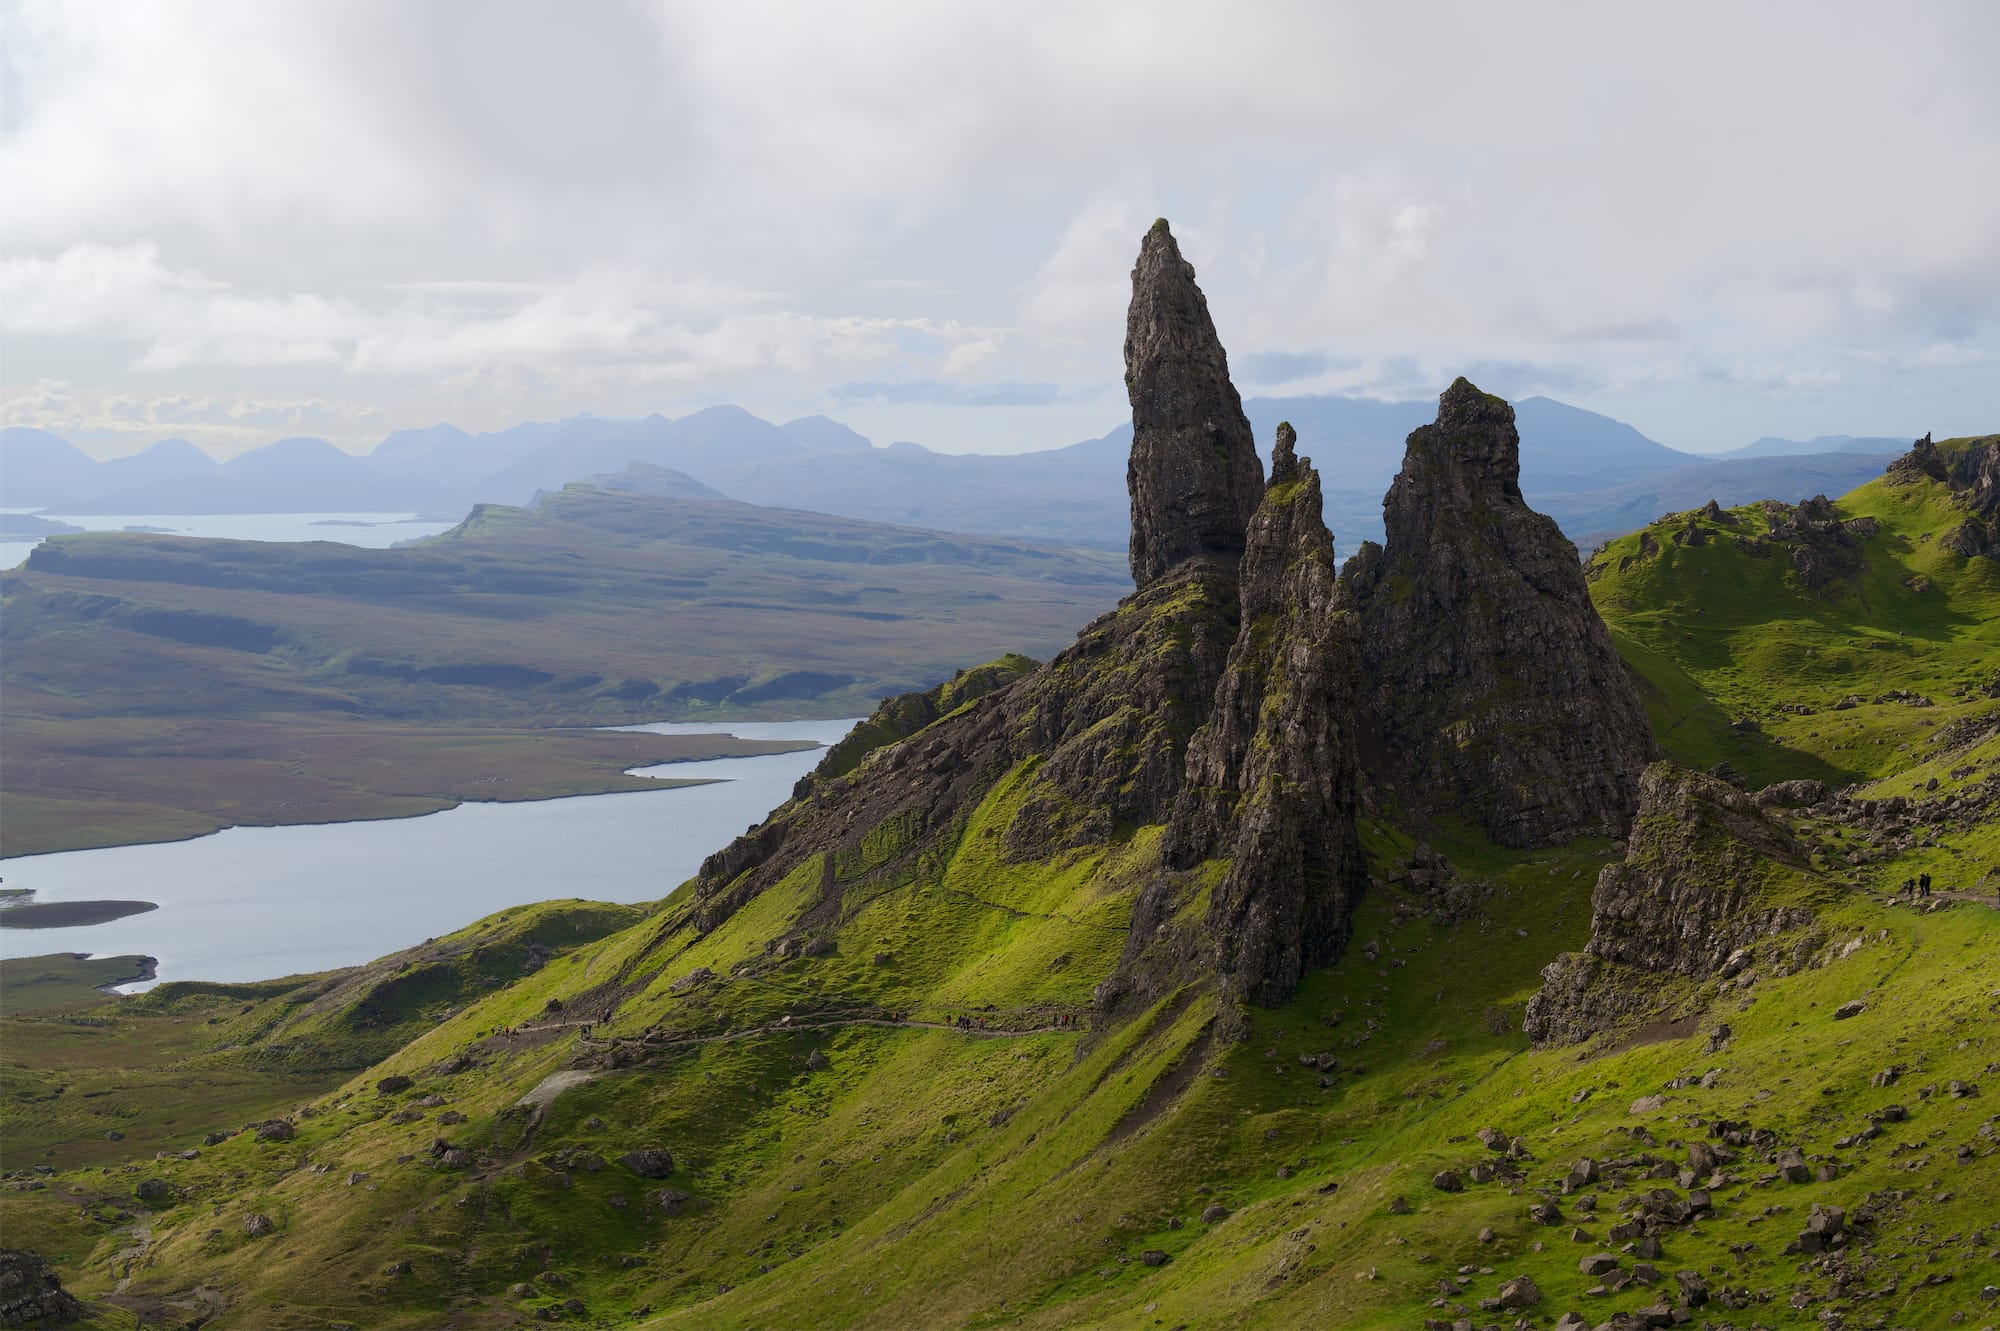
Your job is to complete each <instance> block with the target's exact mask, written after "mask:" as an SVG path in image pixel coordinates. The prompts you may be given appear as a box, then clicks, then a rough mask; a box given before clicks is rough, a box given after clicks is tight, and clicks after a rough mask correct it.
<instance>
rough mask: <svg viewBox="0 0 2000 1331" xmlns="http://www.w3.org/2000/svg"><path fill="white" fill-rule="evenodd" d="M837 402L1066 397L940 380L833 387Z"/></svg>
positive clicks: (972, 402) (973, 403) (1047, 388)
mask: <svg viewBox="0 0 2000 1331" xmlns="http://www.w3.org/2000/svg"><path fill="white" fill-rule="evenodd" d="M828 395H829V396H831V397H832V398H833V399H834V400H835V401H836V402H886V403H896V404H909V403H918V402H922V403H929V404H933V405H941V406H953V407H1043V406H1048V405H1049V404H1050V403H1054V402H1060V401H1062V400H1063V399H1064V398H1065V397H1066V396H1070V394H1066V393H1065V392H1064V390H1063V389H1062V388H1061V387H1059V386H1058V385H1056V384H1008V383H999V384H964V383H947V382H945V381H943V380H939V379H916V380H907V381H900V382H856V383H843V384H835V385H834V386H833V387H832V388H831V389H829V390H828Z"/></svg>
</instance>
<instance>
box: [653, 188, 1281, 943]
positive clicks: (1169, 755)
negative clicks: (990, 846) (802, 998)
mask: <svg viewBox="0 0 2000 1331" xmlns="http://www.w3.org/2000/svg"><path fill="white" fill-rule="evenodd" d="M1128 328H1129V332H1128V337H1127V343H1126V356H1127V365H1128V368H1129V374H1128V378H1129V380H1130V384H1131V393H1132V411H1133V423H1134V442H1133V448H1132V463H1131V468H1130V477H1131V486H1132V505H1133V538H1132V539H1133V547H1132V548H1133V567H1134V571H1135V573H1136V574H1137V582H1138V590H1137V591H1136V592H1135V593H1134V594H1133V595H1132V596H1130V597H1127V598H1126V599H1125V601H1123V602H1122V603H1121V604H1120V605H1119V607H1118V609H1116V610H1115V611H1113V612H1112V613H1110V614H1108V615H1104V616H1102V617H1100V618H1099V619H1098V620H1097V621H1096V622H1094V623H1092V624H1091V625H1089V626H1088V627H1086V628H1085V629H1084V630H1083V632H1082V633H1081V634H1079V635H1078V637H1077V640H1076V642H1075V643H1074V644H1073V645H1072V646H1070V647H1069V648H1067V649H1066V650H1064V651H1063V652H1061V653H1059V654H1058V655H1056V656H1055V657H1054V658H1053V659H1052V660H1050V661H1049V662H1048V663H1047V664H1046V665H1043V666H1041V667H1039V668H1032V669H1030V668H1028V667H1029V666H1030V665H1031V664H1032V663H1027V662H1021V663H1020V664H1019V666H1017V667H1015V668H1011V669H1007V670H1002V671H997V672H996V671H990V670H989V671H985V672H984V673H980V674H979V676H978V678H977V679H976V680H973V681H970V684H976V686H977V687H976V688H975V687H970V686H968V685H964V684H957V683H956V682H955V684H954V685H946V686H941V688H940V689H939V690H932V691H930V692H929V693H923V694H912V695H906V696H904V697H901V698H894V699H890V700H889V701H887V702H885V703H884V704H883V705H882V707H881V708H880V709H878V711H877V712H876V714H875V716H874V717H871V718H870V719H869V721H868V722H866V723H864V725H863V726H862V727H861V728H860V730H859V731H857V735H858V736H859V738H858V739H857V740H856V741H855V742H854V743H851V744H843V745H842V746H839V747H837V748H836V749H835V750H834V751H832V752H830V753H829V754H828V756H827V758H826V760H825V761H823V762H822V763H821V765H820V767H819V769H818V770H816V771H815V772H814V773H813V774H812V775H811V776H810V777H809V778H807V779H806V780H805V781H803V782H801V783H800V785H799V788H798V791H797V792H796V794H795V797H794V799H793V800H792V801H791V802H789V803H787V804H786V805H785V806H783V807H782V808H780V809H778V810H777V811H776V812H774V813H773V814H772V815H771V816H770V817H769V818H768V819H766V820H765V821H764V823H762V824H761V825H760V826H758V827H756V828H753V829H751V831H750V832H748V833H746V834H745V835H744V836H742V837H739V838H738V839H737V840H736V841H735V842H734V843H732V844H731V845H729V846H728V847H726V848H725V849H723V850H721V851H718V852H717V853H716V854H714V855H711V856H710V857H709V858H708V860H707V861H706V862H705V863H704V864H703V865H702V868H701V873H700V875H699V876H698V877H697V878H696V880H695V883H694V891H693V893H692V894H691V905H690V906H689V907H688V908H687V909H691V910H692V911H693V922H694V923H695V924H696V925H697V927H699V928H702V929H710V928H713V927H715V926H716V925H718V924H720V923H721V922H722V921H723V920H725V919H727V918H728V917H729V916H730V915H731V914H733V913H734V912H735V911H736V910H737V909H739V908H740V907H741V906H742V905H743V903H744V902H747V901H748V900H750V899H751V898H752V897H754V896H756V895H757V894H758V893H759V892H761V891H763V890H764V889H766V888H768V887H769V886H771V885H772V884H774V883H776V882H778V881H780V880H781V879H783V878H784V877H785V876H786V875H787V874H790V873H792V872H793V871H795V870H797V869H798V868H800V866H802V865H804V864H806V863H807V862H808V861H809V860H811V859H812V858H813V857H814V856H823V857H824V859H823V864H822V871H821V880H820V893H821V902H820V905H819V906H817V907H814V908H813V909H812V910H809V911H808V912H807V915H806V917H805V918H804V919H802V921H801V924H800V927H801V928H810V927H812V926H813V924H814V921H815V919H816V918H817V916H816V913H817V915H823V916H824V917H825V918H826V919H832V918H835V917H837V914H838V909H839V902H840V900H841V898H842V896H843V894H845V893H846V892H848V891H850V890H852V889H854V888H856V887H860V886H867V885H876V886H879V885H880V884H882V883H884V882H889V881H896V880H897V879H898V877H899V876H903V877H907V876H910V875H912V874H914V873H916V872H918V866H921V865H922V864H923V863H925V862H926V859H927V857H930V856H932V855H934V853H935V852H936V851H937V850H938V849H939V848H940V847H942V846H944V845H946V844H947V843H948V842H949V841H950V839H951V836H952V835H953V833H954V832H955V830H956V829H958V828H960V827H962V826H963V825H964V821H965V819H966V818H967V817H969V816H970V814H971V813H972V811H973V810H974V809H975V808H976V807H977V806H978V804H979V802H980V801H981V800H982V799H983V798H984V796H985V795H986V793H987V792H988V791H990V790H991V789H992V788H993V786H994V785H995V784H996V783H997V782H998V781H999V780H1000V778H1001V777H1002V776H1004V775H1006V774H1007V773H1008V772H1009V771H1011V770H1014V769H1015V768H1016V767H1018V766H1019V765H1021V764H1023V763H1025V762H1028V761H1030V760H1035V761H1036V764H1037V765H1036V768H1035V771H1034V774H1033V777H1032V780H1031V782H1030V785H1029V788H1028V790H1027V792H1026V794H1025V796H1024V798H1023V801H1022V805H1021V808H1020V810H1019V812H1018V813H1017V815H1016V816H1015V818H1014V820H1013V822H1012V824H1011V825H1010V826H1009V827H1008V829H1007V830H1006V833H1005V841H1004V847H1005V849H1006V851H1007V852H1008V854H1009V855H1011V856H1012V857H1014V858H1015V859H1017V860H1020V861H1028V860H1038V859H1042V858H1046V857H1047V856H1048V855H1050V854H1053V853H1055V852H1057V851H1060V850H1063V849H1066V848H1069V847H1074V846H1083V845H1090V844H1102V843H1105V842H1108V841H1109V840H1110V838H1111V837H1112V835H1113V832H1114V830H1115V829H1116V828H1117V827H1118V826H1119V825H1121V824H1125V825H1145V824H1158V823H1161V822H1164V821H1166V819H1167V816H1168V814H1169V812H1170V811H1171V810H1172V808H1173V805H1174V799H1175V796H1176V795H1177V794H1178V793H1179V791H1180V788H1181V784H1182V780H1183V775H1184V772H1185V770H1186V762H1187V745H1188V741H1189V740H1190V739H1191V738H1192V737H1193V735H1194V733H1195V732H1196V730H1198V729H1199V728H1200V727H1201V725H1202V724H1203V723H1204V722H1205V721H1206V720H1207V719H1208V714H1209V709H1210V707H1211V705H1212V704H1213V701H1214V698H1215V688H1216V683H1217V681H1218V680H1219V679H1220V678H1221V676H1222V672H1223V667H1224V663H1225V662H1226V661H1227V659H1228V655H1229V651H1230V647H1231V644H1233V643H1234V642H1235V641H1236V638H1237V619H1238V600H1237V582H1236V570H1237V563H1238V560H1239V557H1240V554H1241V551H1242V549H1243V543H1244V532H1245V529H1246V526H1247V523H1248V519H1249V515H1250V512H1251V511H1252V510H1253V509H1254V508H1255V506H1256V502H1257V499H1258V497H1259V493H1260V492H1261V489H1262V466H1261V464H1260V463H1259V462H1258V461H1257V457H1256V453H1255V450H1254V449H1253V448H1252V447H1251V442H1250V430H1249V425H1248V423H1247V421H1245V420H1244V418H1243V411H1242V406H1241V403H1240V401H1239V400H1238V398H1237V395H1236V390H1235V389H1234V388H1233V387H1231V386H1230V383H1229V378H1228V368H1227V361H1226V358H1225V357H1224V355H1223V351H1222V345H1221V343H1220V342H1219V341H1218V340H1217V339H1216V335H1215V327H1214V324H1213V323H1212V322H1211V321H1210V319H1209V316H1208V307H1207V303H1206V301H1205V300H1204V298H1203V297H1202V294H1201V289H1200V288H1199V287H1197V286H1196V285H1195V283H1194V271H1193V269H1192V268H1191V267H1189V266H1188V264H1187V263H1186V262H1185V261H1184V260H1182V259H1181V257H1180V254H1179V251H1178V250H1177V249H1176V248H1175V246H1174V242H1173V236H1172V235H1171V234H1170V233H1169V232H1168V230H1167V228H1166V226H1165V224H1164V223H1160V224H1157V225H1155V226H1154V228H1153V229H1152V230H1151V231H1150V232H1148V233H1147V235H1146V238H1145V240H1144V242H1143V244H1142V246H1141V250H1140V255H1139V264H1138V267H1137V268H1136V269H1135V270H1134V272H1133V290H1132V313H1131V317H1130V319H1129V321H1128ZM1246 495H1247V502H1246V500H1245V498H1244V496H1246ZM968 702H969V704H970V705H964V704H967V703H968ZM890 826H893V827H894V829H895V832H894V835H893V836H892V837H888V836H883V835H880V834H879V832H880V829H883V828H885V827H890ZM864 843H867V849H866V850H865V852H864ZM885 846H889V847H892V848H891V849H888V850H885Z"/></svg>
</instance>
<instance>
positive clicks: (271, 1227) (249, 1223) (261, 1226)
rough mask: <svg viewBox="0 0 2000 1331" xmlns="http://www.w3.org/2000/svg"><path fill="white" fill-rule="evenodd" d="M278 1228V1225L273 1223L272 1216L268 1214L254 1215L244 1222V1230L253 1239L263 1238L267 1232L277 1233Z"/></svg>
mask: <svg viewBox="0 0 2000 1331" xmlns="http://www.w3.org/2000/svg"><path fill="white" fill-rule="evenodd" d="M277 1230H278V1227H277V1225H275V1224H273V1223H272V1221H271V1217H270V1216H267V1215H253V1216H251V1217H250V1218H249V1219H248V1220H245V1221H244V1222H243V1232H244V1233H245V1234H248V1235H249V1236H250V1237H251V1238H253V1239H261V1238H263V1237H264V1236H265V1235H266V1234H275V1233H276V1232H277Z"/></svg>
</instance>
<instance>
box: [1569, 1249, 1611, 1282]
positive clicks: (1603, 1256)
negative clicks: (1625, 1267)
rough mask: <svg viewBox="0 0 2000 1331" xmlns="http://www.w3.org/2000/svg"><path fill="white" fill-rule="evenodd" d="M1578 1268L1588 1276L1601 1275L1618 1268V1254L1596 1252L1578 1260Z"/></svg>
mask: <svg viewBox="0 0 2000 1331" xmlns="http://www.w3.org/2000/svg"><path fill="white" fill-rule="evenodd" d="M1576 1269H1577V1270H1579V1271H1581V1272H1583V1274H1585V1275H1587V1276H1601V1275H1604V1274H1606V1273H1607V1272H1611V1271H1616V1270H1617V1269H1618V1254H1617V1253H1615V1252H1594V1253H1592V1254H1590V1256H1588V1257H1585V1258H1583V1259H1581V1260H1580V1261H1578V1262H1577V1264H1576Z"/></svg>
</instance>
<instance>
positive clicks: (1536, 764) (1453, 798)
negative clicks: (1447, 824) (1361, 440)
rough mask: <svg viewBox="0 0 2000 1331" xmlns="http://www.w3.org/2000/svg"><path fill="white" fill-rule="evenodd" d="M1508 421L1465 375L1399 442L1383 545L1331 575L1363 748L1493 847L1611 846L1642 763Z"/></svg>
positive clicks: (1583, 589) (1625, 704)
mask: <svg viewBox="0 0 2000 1331" xmlns="http://www.w3.org/2000/svg"><path fill="white" fill-rule="evenodd" d="M1520 472H1521V461H1520V434H1519V432H1518V431H1517V430H1516V429H1515V426H1514V409H1513V408H1512V407H1511V406H1509V405H1508V404H1507V403H1506V402H1505V401H1503V400H1502V399H1500V398H1497V397H1493V396H1491V395H1490V394H1486V393H1482V392H1480V391H1479V389H1477V388H1475V387H1474V386H1473V385H1472V384H1471V383H1469V382H1468V381H1466V380H1465V379H1459V380H1458V381H1457V382H1456V383H1454V384H1452V386H1451V387H1450V388H1448V389H1447V390H1445V393H1444V396H1443V397H1442V398H1441V399H1440V400H1439V403H1438V418H1437V421H1436V423H1434V424H1432V425H1427V426H1424V427H1422V428H1421V429H1419V430H1416V431H1415V432H1413V433H1412V434H1411V435H1410V437H1409V446H1408V451H1407V453H1406V454H1405V457H1404V462H1403V469H1402V471H1401V472H1400V473H1399V474H1398V475H1397V477H1396V480H1395V483H1394V484H1393V485H1392V486H1391V487H1390V489H1389V494H1388V497H1387V498H1386V499H1385V500H1384V501H1383V505H1382V509H1383V517H1384V521H1385V525H1386V527H1387V537H1388V539H1387V544H1386V545H1384V546H1376V545H1375V544H1373V543H1372V542H1364V543H1363V544H1362V546H1361V548H1360V550H1359V551H1358V552H1357V553H1356V554H1355V557H1354V559H1353V560H1352V561H1351V562H1350V563H1349V564H1348V566H1347V568H1346V570H1344V572H1343V580H1344V582H1345V584H1346V585H1347V586H1348V587H1349V589H1350V591H1351V593H1352V595H1353V598H1354V601H1355V603H1356V605H1357V606H1358V607H1359V610H1360V614H1361V650H1362V666H1363V672H1364V677H1365V679H1366V680H1367V687H1366V689H1365V691H1364V693H1363V695H1362V704H1363V708H1364V711H1365V713H1366V717H1367V723H1368V725H1369V728H1370V730H1371V732H1372V739H1373V743H1374V749H1375V751H1376V752H1377V753H1379V754H1380V761H1381V763H1382V765H1383V766H1385V767H1386V768H1387V769H1388V770H1390V771H1391V772H1392V773H1394V774H1395V776H1396V777H1397V778H1398V780H1399V784H1401V785H1402V786H1403V787H1404V788H1405V789H1406V790H1407V791H1408V792H1409V794H1410V797H1411V798H1412V799H1413V800H1414V802H1415V803H1416V804H1417V805H1418V806H1419V807H1420V808H1423V809H1426V810H1428V811H1430V812H1431V813H1433V814H1439V813H1449V814H1453V815H1456V816H1462V817H1465V818H1467V819H1468V820H1469V821H1473V822H1475V823H1477V824H1479V825H1480V826H1482V827H1483V828H1484V829H1485V831H1486V833H1487V834H1488V835H1489V836H1491V837H1492V838H1493V839H1494V840H1496V841H1499V842H1501V843H1502V844H1504V845H1509V846H1519V847H1534V846H1547V845H1554V844H1557V843H1559V842H1563V841H1568V840H1570V839H1572V838H1575V837H1578V836H1584V835H1600V836H1616V835H1619V834H1620V833H1621V832H1622V831H1623V830H1624V827H1625V824H1626V822H1627V821H1628V820H1629V819H1630V817H1631V814H1632V808H1633V799H1634V794H1635V791H1636V788H1637V780H1638V775H1639V772H1640V770H1641V769H1642V768H1643V767H1644V766H1645V764H1646V763H1647V762H1648V761H1650V760H1651V759H1652V758H1653V757H1654V756H1655V755H1656V754H1657V752H1658V750H1657V747H1656V746H1655V744H1654V742H1653V735H1652V729H1651V726H1650V725H1649V723H1648V721H1647V718H1646V712H1645V708H1644V707H1643V706H1642V705H1641V703H1640V701H1639V694H1638V690H1637V688H1636V686H1635V684H1634V682H1633V678H1632V675H1631V673H1630V671H1629V670H1628V668H1627V667H1626V665H1625V663H1624V662H1623V661H1622V660H1620V659H1619V657H1618V653H1617V652H1616V650H1615V649H1614V648H1613V647H1612V645H1611V638H1610V635H1609V633H1607V632H1606V630H1605V628H1604V622H1603V621H1602V620H1601V619H1600V618H1599V617H1598V614H1597V611H1596V609H1595V608H1594V607H1593V606H1592V605H1591V602H1590V595H1589V590H1588V588H1587V586H1586V584H1585V581H1584V576H1583V570H1582V568H1581V567H1580V566H1579V564H1578V561H1577V557H1576V550H1575V547H1573V546H1572V545H1571V544H1570V543H1569V541H1568V540H1566V539H1565V538H1564V537H1563V535H1562V533H1561V531H1559V530H1558V529H1557V527H1556V525H1555V523H1554V522H1552V521H1550V520H1549V519H1548V518H1547V517H1544V516H1543V515H1542V514H1539V513H1537V512H1535V511H1534V510H1533V509H1531V508H1529V507H1528V505H1527V503H1526V502H1525V501H1524V500H1523V499H1522V497H1521V487H1520Z"/></svg>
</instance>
